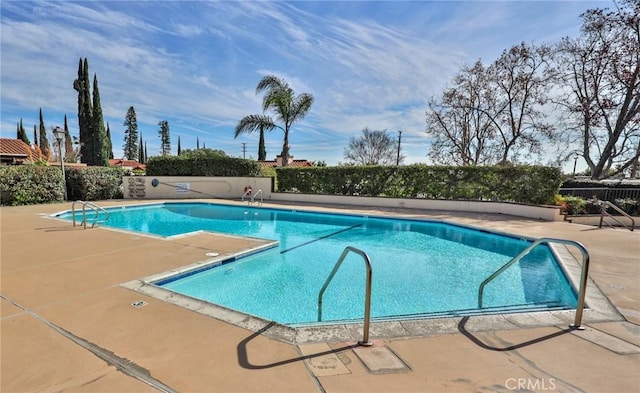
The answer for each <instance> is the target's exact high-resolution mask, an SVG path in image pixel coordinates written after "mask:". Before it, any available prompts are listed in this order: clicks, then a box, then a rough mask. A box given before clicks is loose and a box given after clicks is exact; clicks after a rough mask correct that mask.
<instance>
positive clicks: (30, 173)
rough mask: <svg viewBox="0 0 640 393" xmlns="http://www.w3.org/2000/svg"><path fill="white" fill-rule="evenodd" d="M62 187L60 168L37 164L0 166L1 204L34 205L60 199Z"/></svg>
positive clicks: (62, 194) (61, 197)
mask: <svg viewBox="0 0 640 393" xmlns="http://www.w3.org/2000/svg"><path fill="white" fill-rule="evenodd" d="M63 187H64V186H63V183H62V171H60V168H54V167H49V166H37V165H12V166H1V167H0V195H1V196H0V198H1V203H2V205H34V204H38V203H50V202H57V201H62V199H63V197H64V188H63Z"/></svg>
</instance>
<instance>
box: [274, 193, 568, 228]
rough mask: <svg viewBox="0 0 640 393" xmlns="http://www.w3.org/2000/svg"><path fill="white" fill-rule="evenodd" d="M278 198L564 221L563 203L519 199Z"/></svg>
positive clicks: (281, 195)
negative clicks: (524, 202) (529, 202)
mask: <svg viewBox="0 0 640 393" xmlns="http://www.w3.org/2000/svg"><path fill="white" fill-rule="evenodd" d="M271 197H272V199H273V200H274V201H287V202H309V203H335V204H342V205H351V206H358V207H366V206H380V207H391V208H393V207H397V208H412V209H426V210H441V211H462V212H478V213H496V214H508V215H512V216H517V217H527V218H535V219H541V220H545V221H563V220H564V215H562V214H561V208H560V207H559V206H536V205H521V204H517V203H504V202H487V201H455V200H432V199H403V198H383V197H361V196H340V195H314V194H290V193H277V192H276V193H273V194H272V195H271Z"/></svg>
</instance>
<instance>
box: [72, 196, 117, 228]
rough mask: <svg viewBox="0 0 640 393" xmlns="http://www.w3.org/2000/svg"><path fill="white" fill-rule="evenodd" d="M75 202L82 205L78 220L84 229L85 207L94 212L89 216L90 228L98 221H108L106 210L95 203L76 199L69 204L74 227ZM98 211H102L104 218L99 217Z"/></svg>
mask: <svg viewBox="0 0 640 393" xmlns="http://www.w3.org/2000/svg"><path fill="white" fill-rule="evenodd" d="M77 203H79V204H81V205H82V222H80V225H82V226H84V229H87V209H89V210H91V211H92V212H93V213H94V215H93V217H90V218H89V220H92V222H91V228H93V227H95V226H96V224H98V223H102V222H107V221H109V211H108V210H106V209H103V208H101V207H100V206H98V205H96V204H95V203H91V202H86V201H81V200H77V201H75V202H73V204H72V205H71V217H72V218H73V226H74V227H75V226H76V204H77ZM100 213H104V215H105V217H104V219H102V220H101V219H100Z"/></svg>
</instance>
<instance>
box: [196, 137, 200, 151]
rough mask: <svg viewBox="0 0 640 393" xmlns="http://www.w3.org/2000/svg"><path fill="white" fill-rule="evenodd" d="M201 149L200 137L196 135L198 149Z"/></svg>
mask: <svg viewBox="0 0 640 393" xmlns="http://www.w3.org/2000/svg"><path fill="white" fill-rule="evenodd" d="M198 149H200V138H198V137H196V150H198Z"/></svg>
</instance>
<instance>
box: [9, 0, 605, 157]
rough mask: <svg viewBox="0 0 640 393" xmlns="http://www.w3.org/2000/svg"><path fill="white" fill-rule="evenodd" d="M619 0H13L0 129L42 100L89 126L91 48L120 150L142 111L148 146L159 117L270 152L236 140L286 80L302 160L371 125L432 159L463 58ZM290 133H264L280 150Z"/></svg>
mask: <svg viewBox="0 0 640 393" xmlns="http://www.w3.org/2000/svg"><path fill="white" fill-rule="evenodd" d="M612 6H613V3H612V2H611V1H547V2H545V1H389V2H386V1H317V2H316V1H304V2H283V1H271V2H257V1H243V2H236V1H224V2H209V1H206V2H198V1H83V2H68V1H50V2H46V1H43V2H30V1H11V0H9V1H7V0H3V1H2V2H0V7H1V22H2V24H1V34H0V35H1V51H0V54H1V85H0V89H1V111H2V112H1V113H2V117H1V134H2V136H3V137H9V138H15V134H16V123H17V122H18V121H19V120H20V118H22V119H23V124H24V126H25V128H26V129H27V132H28V135H29V137H30V138H31V135H32V130H33V125H34V124H38V110H39V108H42V110H43V113H44V120H45V123H46V125H47V128H50V127H51V126H52V125H62V124H63V119H64V115H65V114H66V115H67V117H68V120H69V128H70V131H71V133H72V134H73V135H77V132H78V126H77V124H78V118H77V93H76V91H75V90H74V89H73V80H74V79H75V78H76V76H77V70H78V60H79V59H80V58H81V57H82V58H84V57H87V58H88V60H89V69H90V72H91V75H93V74H94V73H96V74H97V75H98V83H99V88H100V97H101V101H102V109H103V113H104V117H105V122H108V123H109V125H110V129H111V135H112V141H113V146H114V154H115V157H121V156H122V145H123V143H124V133H123V131H124V129H125V127H124V126H123V125H122V124H123V121H124V118H125V115H126V112H127V109H128V108H129V106H134V107H135V109H136V113H137V119H138V130H139V132H141V133H142V135H143V139H144V140H145V141H146V142H147V151H148V155H149V156H152V155H157V154H159V151H160V138H159V136H158V129H159V127H158V122H159V121H161V120H167V121H168V122H169V126H170V132H171V139H172V152H173V154H175V152H176V148H177V138H178V136H180V139H181V146H182V148H183V149H185V148H194V147H195V145H196V138H198V139H199V140H200V146H202V145H203V144H206V147H210V148H215V149H222V150H224V151H225V152H226V153H227V154H228V155H230V156H236V157H242V156H243V150H242V149H243V145H242V144H243V143H246V157H247V158H249V157H253V158H255V157H257V150H258V135H257V134H255V135H245V136H241V137H239V138H237V139H234V138H233V131H234V128H235V125H236V124H237V122H238V120H240V119H241V118H242V117H244V116H246V115H249V114H257V113H261V103H262V96H261V95H256V94H255V87H256V85H257V83H258V82H259V81H260V79H261V78H262V77H263V76H264V75H267V74H273V75H276V76H278V77H281V78H284V79H285V80H286V81H288V82H289V84H290V85H291V86H292V87H293V89H294V91H295V92H296V93H298V94H299V93H302V92H306V93H311V94H313V96H314V98H315V102H314V104H313V106H312V108H311V111H310V112H309V114H308V115H307V117H306V118H305V119H304V120H302V122H300V123H297V124H296V125H295V126H294V128H293V129H292V131H291V134H290V145H291V154H292V155H293V156H294V158H296V159H308V160H311V161H319V160H323V161H325V162H327V163H328V164H329V165H334V164H337V163H339V162H341V161H342V162H343V161H344V158H343V153H344V148H345V147H346V146H347V145H348V143H349V138H351V137H357V136H359V135H360V134H361V130H362V129H363V128H365V127H368V128H369V129H375V130H383V129H386V130H388V131H389V133H390V134H391V135H393V136H394V138H395V137H397V131H398V130H402V131H403V133H402V154H403V155H405V156H406V160H405V163H407V164H410V163H428V162H429V161H428V159H427V157H426V154H427V149H428V146H429V140H428V138H427V136H426V134H425V132H424V130H425V119H424V118H425V116H424V113H425V110H426V108H427V102H428V100H429V99H430V98H431V97H433V96H438V95H440V94H441V92H442V90H443V89H444V88H445V87H446V86H447V84H448V83H449V81H450V80H451V78H452V77H453V76H454V75H455V74H456V72H457V71H458V70H459V69H460V67H461V66H462V65H464V64H470V63H473V62H475V61H476V60H478V59H482V60H483V62H485V64H488V63H490V62H492V61H493V60H495V59H496V58H497V57H498V56H499V55H500V53H501V52H502V51H503V50H505V49H508V48H510V47H511V46H512V45H516V44H518V43H520V42H522V41H525V42H528V43H536V44H540V43H551V42H555V41H557V40H559V39H560V38H562V37H564V36H577V35H578V34H579V28H580V19H579V15H580V13H582V12H584V11H585V10H586V9H588V8H595V7H598V8H605V7H612ZM282 136H283V135H282V132H281V131H279V130H275V131H273V132H271V133H269V134H267V137H266V142H267V155H268V159H274V158H275V156H276V155H277V154H279V153H280V151H281V149H282Z"/></svg>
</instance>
